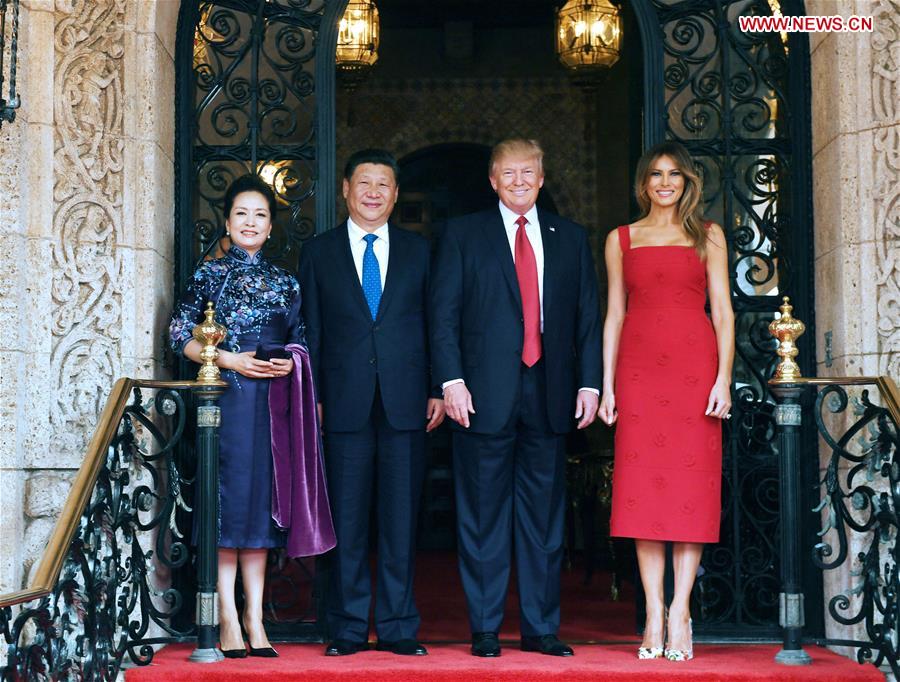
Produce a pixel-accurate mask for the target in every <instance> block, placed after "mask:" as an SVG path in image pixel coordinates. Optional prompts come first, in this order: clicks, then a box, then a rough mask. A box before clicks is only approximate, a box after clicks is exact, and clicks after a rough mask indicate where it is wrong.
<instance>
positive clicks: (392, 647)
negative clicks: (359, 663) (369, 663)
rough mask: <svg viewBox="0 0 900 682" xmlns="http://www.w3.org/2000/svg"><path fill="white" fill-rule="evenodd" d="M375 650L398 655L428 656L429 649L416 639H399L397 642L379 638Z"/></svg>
mask: <svg viewBox="0 0 900 682" xmlns="http://www.w3.org/2000/svg"><path fill="white" fill-rule="evenodd" d="M375 651H390V652H391V653H392V654H397V655H398V656H427V655H428V649H426V648H425V647H424V646H422V645H421V644H419V643H418V642H417V641H416V640H414V639H398V640H397V641H396V642H391V641H388V640H383V639H379V640H378V643H377V644H376V645H375Z"/></svg>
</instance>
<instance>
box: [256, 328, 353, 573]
mask: <svg viewBox="0 0 900 682" xmlns="http://www.w3.org/2000/svg"><path fill="white" fill-rule="evenodd" d="M285 348H286V349H287V350H289V351H290V352H291V355H293V359H294V371H293V372H291V373H290V374H288V375H287V376H286V377H280V378H278V379H273V380H272V381H271V382H270V384H269V414H270V419H271V424H272V462H273V465H274V470H273V475H272V519H273V520H274V521H275V523H276V524H278V527H279V528H283V529H287V531H288V536H287V553H288V556H291V557H302V556H314V555H316V554H324V553H325V552H327V551H328V550H329V549H332V548H333V547H334V546H335V545H336V544H337V541H336V539H335V535H334V525H333V524H332V522H331V508H330V507H329V505H328V488H327V486H326V483H325V463H324V460H323V459H322V446H321V439H320V437H319V425H318V422H317V418H316V394H315V390H314V389H313V383H312V369H311V367H310V362H309V352H308V351H307V350H306V349H305V348H303V347H302V346H299V345H297V344H294V343H292V344H288V345H287V346H286V347H285Z"/></svg>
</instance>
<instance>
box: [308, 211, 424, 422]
mask: <svg viewBox="0 0 900 682" xmlns="http://www.w3.org/2000/svg"><path fill="white" fill-rule="evenodd" d="M388 236H389V240H390V249H389V255H388V269H387V279H386V281H385V284H384V292H383V293H382V296H381V303H380V305H379V308H378V315H377V317H376V318H375V321H374V322H373V321H372V315H371V313H370V312H369V307H368V305H367V304H366V298H365V296H364V295H363V290H362V286H360V283H359V277H358V275H357V274H356V267H355V266H354V264H353V254H352V253H351V251H350V241H349V239H348V237H347V223H346V222H344V223H341V224H340V225H339V226H338V227H337V228H335V229H333V230H329V231H328V232H325V233H323V234H320V235H319V236H317V237H315V238H314V239H312V240H311V241H309V242H307V243H306V244H304V246H303V251H302V253H301V255H300V288H301V295H302V298H303V318H304V321H305V323H306V341H307V343H308V345H309V352H310V358H311V360H312V366H313V372H314V380H315V382H316V390H317V392H318V398H319V401H320V402H321V403H323V409H324V412H325V414H324V419H325V430H326V431H342V432H348V431H358V430H360V429H361V428H362V427H363V426H364V425H365V422H366V420H367V419H368V417H369V414H370V412H371V408H372V400H373V397H374V395H375V380H376V373H377V378H378V384H379V387H380V390H381V396H382V401H383V403H384V409H385V413H386V416H387V419H388V422H389V423H390V424H391V426H393V427H394V428H395V429H400V430H411V429H420V428H424V426H425V408H426V405H427V401H428V396H429V385H430V382H429V362H428V351H427V349H428V334H427V327H426V303H427V295H428V272H429V266H430V251H429V245H428V241H427V240H426V239H425V238H424V237H422V236H421V235H418V234H415V233H414V232H409V231H408V230H403V229H400V228H398V227H395V226H393V225H389V226H388Z"/></svg>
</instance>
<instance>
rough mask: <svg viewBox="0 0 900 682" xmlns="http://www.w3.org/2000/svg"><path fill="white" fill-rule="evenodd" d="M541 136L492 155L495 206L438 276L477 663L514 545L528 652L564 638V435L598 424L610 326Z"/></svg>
mask: <svg viewBox="0 0 900 682" xmlns="http://www.w3.org/2000/svg"><path fill="white" fill-rule="evenodd" d="M542 160H543V152H542V151H541V148H540V146H539V145H538V143H537V142H535V141H533V140H520V139H514V140H507V141H505V142H501V143H500V144H498V145H497V146H496V147H495V148H494V150H493V153H492V155H491V165H490V181H491V185H492V186H493V188H494V190H495V191H496V192H497V195H498V196H499V199H500V202H499V206H498V207H497V208H494V209H491V210H489V211H484V212H482V213H475V214H472V215H468V216H464V217H462V218H458V219H455V220H451V221H450V222H449V223H448V225H447V228H446V230H445V232H444V234H443V237H442V239H441V243H440V246H439V248H438V253H437V259H436V261H435V266H434V271H433V273H432V280H431V315H432V316H433V321H432V328H431V330H432V334H431V339H432V362H433V367H434V375H435V378H436V381H438V382H440V384H441V386H442V387H443V391H444V402H445V404H446V409H447V414H448V415H449V416H450V418H451V419H453V420H454V421H455V422H456V424H454V427H455V428H454V434H453V457H454V464H453V467H454V477H455V486H456V506H457V519H458V529H459V567H460V573H461V575H462V580H463V587H464V588H465V591H466V599H467V602H468V607H469V621H470V626H471V629H472V653H473V654H474V655H476V656H487V657H491V656H499V655H500V645H499V642H498V639H497V633H498V632H499V630H500V624H501V622H502V620H503V606H504V603H505V601H506V592H507V585H508V581H509V573H510V563H511V547H512V545H513V538H514V539H515V542H514V545H515V553H516V569H517V574H518V582H519V608H520V611H521V622H522V642H521V648H522V649H523V650H524V651H538V652H541V653H544V654H549V655H555V656H571V655H572V653H573V652H572V649H571V648H570V647H568V646H567V645H566V644H564V643H563V642H561V641H560V640H559V639H558V637H557V633H558V630H559V590H560V584H559V583H560V569H561V566H562V553H563V530H564V529H563V520H564V510H565V451H564V441H565V434H566V433H567V432H569V431H570V430H571V428H572V427H573V426H574V425H575V424H576V422H577V426H578V428H584V427H586V426H588V425H589V424H590V423H591V422H592V421H593V420H594V418H595V417H596V413H597V403H598V398H599V389H600V385H601V384H600V380H601V376H600V375H601V368H602V362H601V325H600V310H599V307H598V302H597V282H596V274H595V271H594V262H593V258H592V256H591V250H590V246H589V244H588V239H587V233H586V232H585V230H584V228H582V227H580V226H579V225H576V224H574V223H572V222H570V221H568V220H565V219H563V218H560V217H559V216H555V215H553V214H550V213H546V212H544V211H542V210H538V209H537V208H536V207H535V201H536V200H537V197H538V192H539V191H540V188H541V187H542V186H543V183H544V172H543V165H542Z"/></svg>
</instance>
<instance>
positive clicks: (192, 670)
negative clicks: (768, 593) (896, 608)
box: [126, 552, 884, 682]
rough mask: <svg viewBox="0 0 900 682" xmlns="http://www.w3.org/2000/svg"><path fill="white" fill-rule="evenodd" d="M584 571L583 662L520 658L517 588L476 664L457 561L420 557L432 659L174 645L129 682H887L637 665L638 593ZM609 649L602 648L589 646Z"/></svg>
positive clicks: (706, 664)
mask: <svg viewBox="0 0 900 682" xmlns="http://www.w3.org/2000/svg"><path fill="white" fill-rule="evenodd" d="M582 578H583V573H582V571H581V570H572V571H566V572H564V574H563V585H562V595H563V605H562V628H561V632H560V635H561V637H562V638H563V639H565V640H566V641H568V642H571V643H573V644H574V645H575V657H574V658H568V659H560V658H551V657H549V656H541V655H540V654H532V653H523V652H521V651H519V650H518V637H519V621H518V606H517V597H516V593H515V581H514V580H513V581H512V584H511V589H510V595H509V599H508V601H507V607H506V620H505V622H504V624H503V630H502V632H501V639H502V640H504V641H503V644H504V650H503V655H502V656H501V657H500V658H499V659H479V658H475V657H473V656H471V655H469V647H468V644H465V643H461V642H467V641H468V639H469V627H468V622H467V618H466V609H465V602H464V599H463V594H462V587H461V585H460V581H459V573H458V571H457V570H456V559H455V556H454V555H452V554H447V553H436V552H420V554H419V557H418V560H417V576H416V597H417V603H418V606H419V611H420V612H421V614H422V628H421V631H420V637H421V639H422V640H423V641H424V642H426V643H427V644H428V647H429V651H430V654H429V655H428V656H427V657H424V658H404V657H401V656H394V655H393V654H389V653H382V652H378V651H374V650H372V651H368V652H363V653H359V654H356V655H354V656H347V657H343V658H326V657H325V656H324V655H323V654H322V650H323V645H321V644H278V645H277V648H278V651H279V652H280V653H281V657H280V658H277V659H264V658H245V659H242V660H227V661H222V662H220V663H215V664H200V663H188V661H187V657H188V655H189V654H190V652H191V651H192V650H193V647H192V646H189V645H176V646H169V647H167V648H165V649H163V650H162V651H160V652H159V653H157V654H156V656H155V657H154V659H153V664H152V665H150V666H147V667H144V668H135V669H132V670H129V671H128V672H127V673H126V680H127V682H179V681H181V680H183V681H185V682H224V681H226V680H260V681H262V680H266V681H268V680H298V681H303V682H317V681H319V680H323V681H324V680H346V681H351V680H358V681H359V682H403V681H404V680H416V681H417V682H428V681H434V682H451V681H452V682H458V681H460V680H465V682H469V681H472V682H479V681H481V680H484V681H485V682H528V681H529V680H544V679H552V680H560V681H565V682H580V681H581V680H585V681H587V680H590V681H592V682H597V681H602V680H642V681H643V680H649V681H654V680H658V681H659V682H663V681H667V680H691V681H692V682H694V681H697V682H708V681H711V680H727V681H736V682H737V681H743V680H747V681H752V682H760V681H762V680H810V682H812V681H813V680H815V682H855V681H856V680H872V682H884V676H883V675H882V674H881V673H879V672H878V670H877V669H876V668H875V667H874V666H872V665H865V666H861V665H859V664H857V663H855V662H854V661H851V660H849V659H846V658H843V657H840V656H837V655H836V654H833V653H831V652H830V651H828V650H826V649H822V648H819V647H807V651H808V652H809V654H810V655H811V656H812V657H813V661H814V662H813V664H812V665H810V666H805V667H786V666H781V665H777V664H776V663H775V662H774V660H773V657H774V656H775V654H776V652H777V651H778V649H779V647H778V646H776V645H772V644H766V645H712V644H701V645H697V647H696V651H695V653H696V656H697V658H696V659H694V660H693V661H689V662H687V663H670V662H668V661H663V660H660V661H638V660H637V658H636V647H637V644H638V638H637V635H636V634H635V611H634V593H633V589H632V588H631V586H629V585H628V584H625V585H624V586H623V588H622V594H621V597H620V601H616V602H614V601H612V600H611V599H610V590H609V588H610V577H609V574H605V573H598V574H597V575H596V576H595V577H594V580H593V584H592V585H591V586H589V587H584V586H583V585H582V584H581V583H582ZM585 642H603V644H585Z"/></svg>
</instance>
